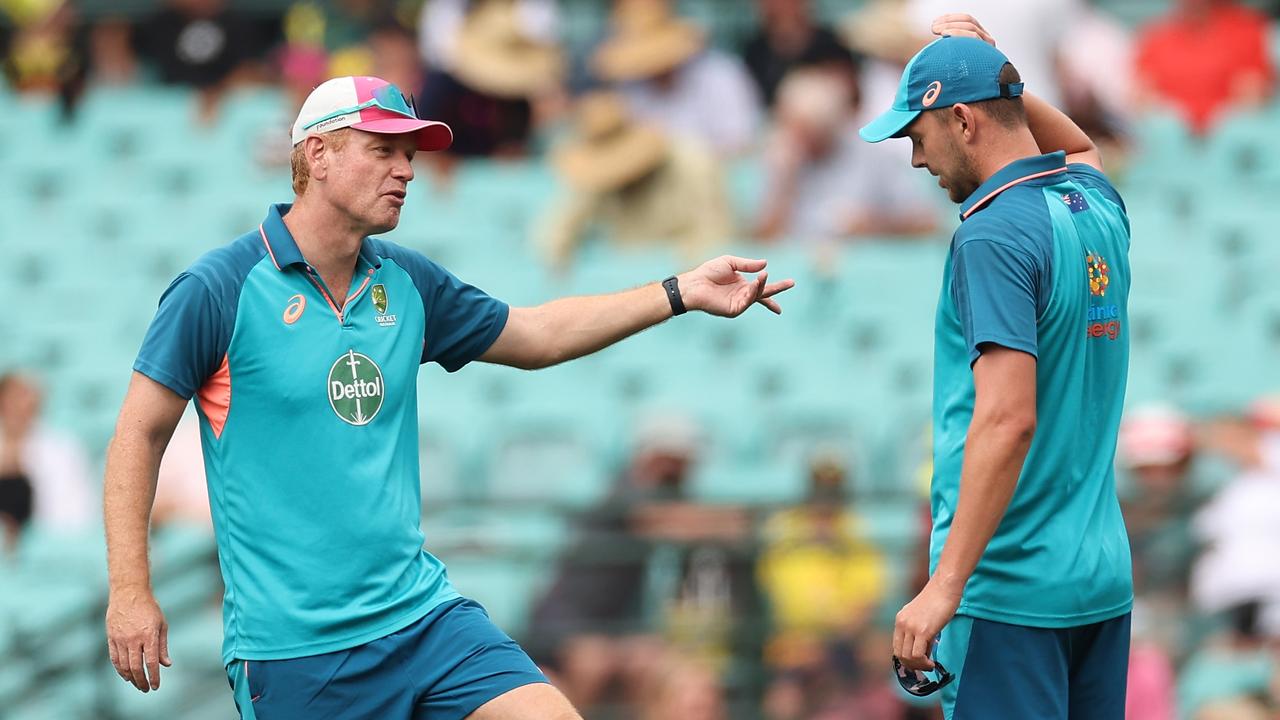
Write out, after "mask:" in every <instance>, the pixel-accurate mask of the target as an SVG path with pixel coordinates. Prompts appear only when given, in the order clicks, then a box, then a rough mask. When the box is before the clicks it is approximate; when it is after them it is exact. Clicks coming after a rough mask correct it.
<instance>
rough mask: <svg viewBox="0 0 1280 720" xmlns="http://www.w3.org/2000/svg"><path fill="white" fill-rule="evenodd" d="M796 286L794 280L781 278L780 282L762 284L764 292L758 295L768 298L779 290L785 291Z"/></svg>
mask: <svg viewBox="0 0 1280 720" xmlns="http://www.w3.org/2000/svg"><path fill="white" fill-rule="evenodd" d="M795 286H796V281H795V280H782V281H781V282H776V283H769V284H768V285H765V286H764V292H763V293H761V295H760V297H766V298H770V297H773V296H774V295H777V294H778V293H781V292H786V291H788V290H790V289H791V288H793V287H795Z"/></svg>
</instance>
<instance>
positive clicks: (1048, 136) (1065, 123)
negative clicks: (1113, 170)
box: [1022, 93, 1098, 155]
mask: <svg viewBox="0 0 1280 720" xmlns="http://www.w3.org/2000/svg"><path fill="white" fill-rule="evenodd" d="M1022 102H1023V104H1024V105H1025V107H1026V108H1027V125H1028V127H1030V128H1031V135H1032V136H1033V137H1034V138H1035V139H1036V145H1038V146H1040V152H1045V153H1051V152H1058V151H1059V150H1061V151H1063V152H1065V153H1066V154H1067V155H1079V154H1082V153H1093V154H1095V155H1096V154H1097V152H1098V148H1097V146H1095V145H1094V144H1093V140H1090V139H1089V136H1088V135H1086V134H1085V132H1084V131H1083V130H1081V129H1080V126H1078V125H1076V124H1075V121H1073V120H1072V119H1071V118H1069V117H1067V115H1066V113H1064V112H1062V111H1061V110H1059V109H1058V108H1056V107H1054V106H1052V105H1050V104H1049V103H1047V102H1045V101H1044V100H1041V99H1040V98H1038V97H1036V96H1035V95H1033V94H1031V93H1023V94H1022Z"/></svg>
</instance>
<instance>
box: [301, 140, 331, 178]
mask: <svg viewBox="0 0 1280 720" xmlns="http://www.w3.org/2000/svg"><path fill="white" fill-rule="evenodd" d="M302 142H303V143H304V144H303V146H302V153H303V154H304V155H306V157H307V167H308V168H310V170H311V177H313V178H315V179H316V180H324V179H325V177H327V176H328V174H329V156H330V154H331V153H332V152H333V148H331V147H329V146H328V145H327V144H326V143H325V141H324V137H322V136H320V135H310V136H308V137H307V139H306V140H303V141H302Z"/></svg>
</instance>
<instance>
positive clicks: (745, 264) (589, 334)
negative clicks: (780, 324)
mask: <svg viewBox="0 0 1280 720" xmlns="http://www.w3.org/2000/svg"><path fill="white" fill-rule="evenodd" d="M766 264H767V263H766V261H764V260H749V259H746V258H740V257H734V256H731V255H725V256H723V257H718V258H716V259H714V260H711V261H708V262H706V263H703V264H702V265H701V266H699V267H697V268H695V269H693V270H690V271H689V272H686V273H683V274H681V275H679V276H678V280H679V284H680V294H681V296H682V297H683V300H684V305H685V308H686V309H687V310H690V311H693V310H701V311H702V312H705V313H709V314H712V315H719V316H722V317H737V316H738V315H741V314H742V313H743V312H745V311H746V310H747V309H748V308H750V307H751V306H752V305H754V304H756V303H760V304H761V305H764V306H765V307H767V308H769V309H770V310H771V311H773V312H774V313H778V314H781V313H782V308H781V307H780V306H779V305H778V302H777V301H776V300H774V299H773V296H774V295H777V294H778V293H781V292H784V291H786V290H789V289H790V288H792V287H793V286H794V285H795V282H794V281H792V280H783V281H782V282H776V283H769V282H768V280H769V276H768V273H766V272H764V269H765V265H766ZM740 272H747V273H758V274H757V275H756V276H755V278H747V277H745V276H743V275H741V274H739V273H740ZM669 317H671V304H670V302H669V301H668V300H667V293H666V291H665V290H664V289H663V287H662V285H661V284H659V283H652V284H649V285H645V286H644V287H639V288H636V289H634V290H627V291H624V292H620V293H614V294H612V295H594V296H589V297H574V298H564V299H562V300H555V301H553V302H549V303H546V304H545V305H539V306H537V307H532V308H512V309H511V314H510V316H509V317H508V319H507V325H506V327H505V328H504V329H503V331H502V334H501V335H499V336H498V339H497V340H496V341H495V342H494V343H493V346H492V347H490V348H489V349H488V350H487V351H486V352H485V353H484V354H483V355H481V356H480V359H481V360H483V361H484V362H490V363H497V364H500V365H510V366H512V367H518V368H524V369H526V370H533V369H537V368H544V367H549V366H551V365H556V364H558V363H562V362H565V361H568V360H573V359H575V358H579V357H582V356H584V355H590V354H591V353H594V352H597V351H599V350H603V349H604V348H607V347H609V346H610V345H612V344H614V343H616V342H618V341H619V340H622V339H623V338H627V337H630V336H631V335H634V334H636V333H638V332H640V331H641V330H644V329H646V328H648V327H651V326H653V325H657V324H658V323H660V322H662V321H663V320H666V319H667V318H669Z"/></svg>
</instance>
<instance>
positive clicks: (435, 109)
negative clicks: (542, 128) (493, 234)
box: [421, 0, 565, 156]
mask: <svg viewBox="0 0 1280 720" xmlns="http://www.w3.org/2000/svg"><path fill="white" fill-rule="evenodd" d="M564 67H565V63H564V56H563V53H562V52H561V50H560V48H559V47H558V46H557V45H556V44H555V43H554V42H551V41H549V40H547V39H545V38H544V37H542V36H541V35H540V34H539V33H537V32H534V31H533V30H532V29H530V28H526V27H525V18H524V16H523V15H522V14H521V13H520V12H519V5H518V3H517V2H516V1H515V0H479V1H478V2H475V3H472V4H470V5H469V6H468V9H467V14H466V15H465V17H464V18H463V20H462V23H461V26H460V28H459V30H458V34H457V38H456V42H455V43H454V46H453V48H452V51H451V53H450V61H449V64H448V67H436V68H432V69H431V72H430V73H429V75H428V77H427V81H426V83H425V87H424V89H423V93H422V94H423V99H422V103H421V105H422V111H423V113H424V114H425V115H426V116H429V117H433V118H440V119H441V120H442V121H443V122H446V123H448V124H449V125H450V126H451V127H452V128H453V129H454V141H453V145H452V146H451V147H450V149H449V151H448V152H450V153H452V154H454V155H462V156H495V155H497V156H512V155H522V154H524V153H525V151H526V149H527V146H528V142H529V139H530V137H531V135H532V133H533V130H534V124H535V114H534V109H533V103H534V102H535V101H537V100H538V99H539V98H541V97H544V96H548V95H551V94H554V93H556V92H558V91H559V90H560V88H561V85H562V82H563V79H564Z"/></svg>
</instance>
